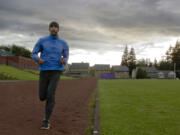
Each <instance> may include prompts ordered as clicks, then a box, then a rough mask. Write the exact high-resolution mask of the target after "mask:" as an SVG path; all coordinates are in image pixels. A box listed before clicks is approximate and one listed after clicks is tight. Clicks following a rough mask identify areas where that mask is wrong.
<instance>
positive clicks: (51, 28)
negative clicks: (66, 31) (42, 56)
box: [49, 26, 59, 36]
mask: <svg viewBox="0 0 180 135" xmlns="http://www.w3.org/2000/svg"><path fill="white" fill-rule="evenodd" d="M49 32H50V33H51V35H53V36H57V35H58V32H59V28H58V27H56V26H51V27H50V28H49Z"/></svg>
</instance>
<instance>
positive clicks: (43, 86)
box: [39, 71, 49, 101]
mask: <svg viewBox="0 0 180 135" xmlns="http://www.w3.org/2000/svg"><path fill="white" fill-rule="evenodd" d="M48 84H49V78H48V72H47V71H40V75H39V99H40V100H41V101H44V100H46V97H47V89H48Z"/></svg>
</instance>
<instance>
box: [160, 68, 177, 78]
mask: <svg viewBox="0 0 180 135" xmlns="http://www.w3.org/2000/svg"><path fill="white" fill-rule="evenodd" d="M158 78H159V79H174V78H176V74H175V73H174V71H170V70H160V71H159V72H158Z"/></svg>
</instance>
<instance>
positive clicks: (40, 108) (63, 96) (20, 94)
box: [0, 79, 96, 135]
mask: <svg viewBox="0 0 180 135" xmlns="http://www.w3.org/2000/svg"><path fill="white" fill-rule="evenodd" d="M95 88H96V80H95V79H78V80H66V81H60V83H59V86H58V88H57V90H56V104H55V108H54V111H53V114H52V116H51V126H52V128H51V129H50V130H48V131H44V130H40V126H41V121H42V118H43V117H44V111H45V109H44V106H45V102H40V101H39V99H38V82H33V81H30V82H0V135H84V130H85V129H86V128H87V127H88V126H89V125H88V124H89V121H88V118H89V106H88V103H89V101H90V100H91V98H92V94H93V92H94V90H95Z"/></svg>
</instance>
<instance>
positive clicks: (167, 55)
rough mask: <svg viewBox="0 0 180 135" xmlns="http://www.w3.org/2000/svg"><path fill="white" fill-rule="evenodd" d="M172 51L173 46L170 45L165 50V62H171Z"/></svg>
mask: <svg viewBox="0 0 180 135" xmlns="http://www.w3.org/2000/svg"><path fill="white" fill-rule="evenodd" d="M172 53H173V47H172V46H171V45H170V46H169V49H168V50H167V52H166V61H167V62H170V63H171V62H172Z"/></svg>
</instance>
